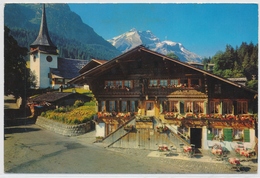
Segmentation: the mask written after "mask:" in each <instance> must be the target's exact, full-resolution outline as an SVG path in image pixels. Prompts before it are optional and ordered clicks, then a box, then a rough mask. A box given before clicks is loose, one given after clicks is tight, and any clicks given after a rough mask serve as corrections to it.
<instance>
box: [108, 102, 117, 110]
mask: <svg viewBox="0 0 260 178" xmlns="http://www.w3.org/2000/svg"><path fill="white" fill-rule="evenodd" d="M115 109H116V104H115V101H109V112H112V111H115Z"/></svg>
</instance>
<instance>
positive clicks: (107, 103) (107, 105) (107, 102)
mask: <svg viewBox="0 0 260 178" xmlns="http://www.w3.org/2000/svg"><path fill="white" fill-rule="evenodd" d="M108 111H109V101H106V112H108Z"/></svg>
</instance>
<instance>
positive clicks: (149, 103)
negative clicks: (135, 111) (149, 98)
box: [146, 102, 154, 111]
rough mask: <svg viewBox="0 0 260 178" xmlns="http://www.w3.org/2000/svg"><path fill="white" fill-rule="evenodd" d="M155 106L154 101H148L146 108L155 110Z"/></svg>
mask: <svg viewBox="0 0 260 178" xmlns="http://www.w3.org/2000/svg"><path fill="white" fill-rule="evenodd" d="M153 107H154V106H153V102H147V103H146V110H147V111H151V110H153V109H154V108H153Z"/></svg>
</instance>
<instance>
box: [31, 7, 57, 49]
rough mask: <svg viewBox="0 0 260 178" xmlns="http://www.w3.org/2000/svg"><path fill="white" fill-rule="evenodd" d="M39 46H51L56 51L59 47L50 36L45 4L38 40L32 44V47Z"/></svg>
mask: <svg viewBox="0 0 260 178" xmlns="http://www.w3.org/2000/svg"><path fill="white" fill-rule="evenodd" d="M38 46H45V47H49V48H50V49H52V50H55V51H56V49H57V47H56V46H55V45H54V44H53V43H52V41H51V39H50V36H49V32H48V27H47V20H46V14H45V5H44V4H43V7H42V19H41V26H40V30H39V34H38V37H37V38H36V40H35V41H34V42H33V43H32V44H31V47H32V48H35V47H38Z"/></svg>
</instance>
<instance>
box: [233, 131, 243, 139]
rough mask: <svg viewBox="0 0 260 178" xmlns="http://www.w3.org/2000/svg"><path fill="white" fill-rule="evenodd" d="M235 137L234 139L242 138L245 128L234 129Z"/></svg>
mask: <svg viewBox="0 0 260 178" xmlns="http://www.w3.org/2000/svg"><path fill="white" fill-rule="evenodd" d="M233 138H234V139H242V138H243V130H242V129H234V130H233Z"/></svg>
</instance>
